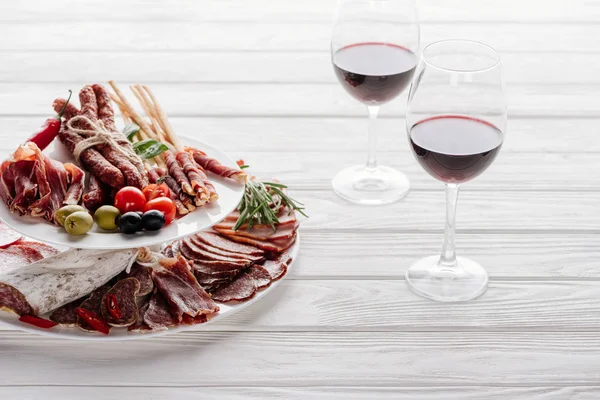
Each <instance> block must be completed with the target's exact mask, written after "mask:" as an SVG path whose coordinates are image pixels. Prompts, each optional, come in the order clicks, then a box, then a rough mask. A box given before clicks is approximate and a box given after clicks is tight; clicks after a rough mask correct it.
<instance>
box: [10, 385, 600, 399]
mask: <svg viewBox="0 0 600 400" xmlns="http://www.w3.org/2000/svg"><path fill="white" fill-rule="evenodd" d="M2 393H3V394H4V395H5V396H7V398H12V399H19V400H37V399H39V393H40V388H36V387H3V388H2ZM90 393H96V394H97V395H98V396H102V399H103V400H122V399H128V400H148V399H166V398H173V399H185V400H223V399H227V400H252V399H261V400H262V399H286V400H305V399H326V400H347V399H351V400H352V399H354V400H356V399H367V398H377V399H383V400H386V399H389V400H397V399H399V398H400V399H411V400H439V399H440V397H439V396H440V395H441V394H442V395H443V396H444V397H443V398H444V400H481V399H486V400H506V399H510V400H556V399H561V400H562V399H569V400H593V399H596V398H597V397H598V396H600V388H599V387H565V388H556V387H534V388H521V387H488V386H471V387H453V386H447V387H435V388H431V387H386V386H383V387H373V386H368V387H339V386H321V387H268V386H267V387H254V386H248V387H213V386H208V387H207V386H198V387H169V388H160V387H151V388H144V387H104V386H85V387H46V388H44V399H45V400H81V399H82V398H86V397H88V396H90Z"/></svg>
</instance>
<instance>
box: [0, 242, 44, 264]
mask: <svg viewBox="0 0 600 400" xmlns="http://www.w3.org/2000/svg"><path fill="white" fill-rule="evenodd" d="M3 252H4V254H14V255H16V256H18V257H21V258H22V259H23V260H24V261H25V262H26V263H27V264H31V263H34V262H36V261H39V260H41V259H42V258H44V255H43V254H42V253H41V252H40V251H39V250H37V249H36V248H34V247H29V246H26V245H13V246H10V247H9V248H8V249H4V250H3Z"/></svg>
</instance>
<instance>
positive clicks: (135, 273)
mask: <svg viewBox="0 0 600 400" xmlns="http://www.w3.org/2000/svg"><path fill="white" fill-rule="evenodd" d="M129 276H131V277H133V278H136V279H137V280H138V281H139V282H140V290H139V293H138V296H145V295H147V294H150V293H152V289H154V283H152V268H150V267H144V266H143V265H139V264H133V265H132V266H131V271H130V272H129Z"/></svg>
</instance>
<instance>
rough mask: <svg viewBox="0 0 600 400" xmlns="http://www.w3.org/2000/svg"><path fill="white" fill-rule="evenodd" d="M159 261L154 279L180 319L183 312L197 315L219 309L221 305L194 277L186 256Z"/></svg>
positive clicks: (153, 273) (153, 272) (153, 275)
mask: <svg viewBox="0 0 600 400" xmlns="http://www.w3.org/2000/svg"><path fill="white" fill-rule="evenodd" d="M159 263H160V267H159V268H154V269H153V271H152V279H153V280H154V284H155V285H156V288H157V289H158V290H159V291H160V293H161V294H162V295H163V296H164V297H165V299H166V300H167V302H168V303H169V305H170V306H171V310H172V313H173V315H174V316H175V317H176V318H177V320H178V321H180V320H181V318H182V316H183V314H187V315H190V316H192V317H195V316H196V315H199V314H211V313H214V312H217V311H219V307H218V306H217V305H216V304H215V302H214V301H213V300H212V299H211V298H210V296H209V295H208V293H206V291H205V290H204V289H202V287H201V286H200V284H199V283H198V281H197V280H196V278H195V277H194V274H193V273H192V269H191V267H190V265H189V264H188V262H187V261H186V260H185V258H183V257H181V256H179V257H177V258H169V259H162V260H160V261H159Z"/></svg>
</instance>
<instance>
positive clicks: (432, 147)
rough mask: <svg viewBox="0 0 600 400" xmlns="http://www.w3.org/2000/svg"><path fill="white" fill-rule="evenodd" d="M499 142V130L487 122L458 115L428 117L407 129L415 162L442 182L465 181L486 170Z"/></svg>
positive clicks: (500, 139) (500, 138)
mask: <svg viewBox="0 0 600 400" xmlns="http://www.w3.org/2000/svg"><path fill="white" fill-rule="evenodd" d="M502 139H503V135H502V131H500V130H499V129H498V128H496V127H495V126H494V125H492V124H490V123H489V122H486V121H483V120H480V119H477V118H472V117H467V116H461V115H444V116H436V117H432V118H428V119H425V120H423V121H420V122H417V123H416V124H415V125H413V126H412V128H411V129H410V142H411V145H412V149H413V152H414V154H415V157H416V158H417V161H419V163H420V164H421V165H422V166H423V168H424V169H425V170H426V171H427V172H428V173H429V174H430V175H431V176H433V177H434V178H436V179H438V180H440V181H442V182H445V183H463V182H467V181H469V180H471V179H473V178H475V177H476V176H478V175H479V174H481V173H482V172H483V171H485V170H486V169H487V167H489V166H490V164H491V163H492V161H494V159H495V158H496V155H497V154H498V151H499V150H500V147H502Z"/></svg>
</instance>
